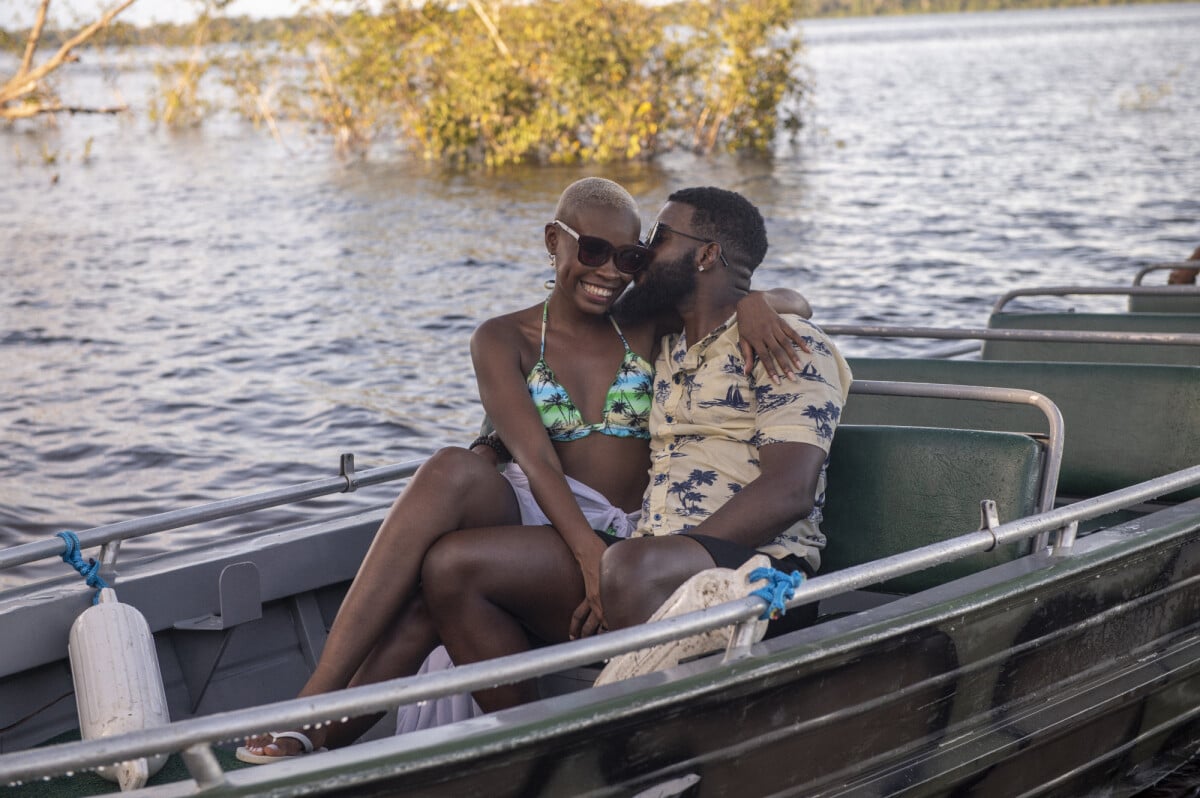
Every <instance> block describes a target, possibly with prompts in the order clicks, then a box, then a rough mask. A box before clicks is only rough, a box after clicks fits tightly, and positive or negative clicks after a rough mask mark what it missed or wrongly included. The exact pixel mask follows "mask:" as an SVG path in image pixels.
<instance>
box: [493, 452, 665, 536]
mask: <svg viewBox="0 0 1200 798" xmlns="http://www.w3.org/2000/svg"><path fill="white" fill-rule="evenodd" d="M503 476H504V478H505V479H507V480H508V484H510V485H512V489H513V493H515V494H516V496H517V504H518V505H520V507H521V523H522V524H524V525H525V526H553V524H551V523H550V519H549V518H547V517H546V514H545V513H543V512H542V508H541V507H538V503H537V500H536V499H534V498H533V492H532V491H531V490H530V489H529V478H528V477H527V476H525V472H524V471H522V470H521V467H520V466H519V465H517V464H516V463H509V464H508V466H507V467H506V468H505V469H504V471H503ZM567 485H568V486H569V487H570V488H571V493H572V494H573V495H574V496H575V501H577V502H579V509H580V510H583V517H584V518H586V519H587V521H588V524H590V525H591V527H592V529H594V530H596V531H597V532H605V533H607V534H609V535H612V536H614V537H618V538H627V537H629V536H630V535H632V534H633V531H634V530H635V529H637V525H638V519H640V518H641V516H642V511H641V510H640V509H639V510H637V511H635V512H632V513H627V512H625V511H624V510H622V509H621V508H620V507H614V506H613V505H612V504H610V503H609V501H608V499H606V498H604V496H603V495H602V494H601V493H600V492H599V491H597V490H594V489H592V488H589V487H588V486H587V485H585V484H583V483H582V482H580V481H579V480H577V479H572V478H571V477H567Z"/></svg>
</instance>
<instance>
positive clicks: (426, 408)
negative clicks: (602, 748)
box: [0, 3, 1200, 585]
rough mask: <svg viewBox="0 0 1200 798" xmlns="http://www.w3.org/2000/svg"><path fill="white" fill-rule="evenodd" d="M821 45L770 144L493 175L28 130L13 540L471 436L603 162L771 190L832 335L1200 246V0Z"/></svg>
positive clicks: (974, 17)
mask: <svg viewBox="0 0 1200 798" xmlns="http://www.w3.org/2000/svg"><path fill="white" fill-rule="evenodd" d="M805 29H806V35H807V37H808V42H809V48H808V62H809V64H808V65H809V68H810V69H811V71H812V76H813V79H814V81H815V84H816V94H815V96H814V98H813V100H814V109H813V115H812V116H811V117H810V119H811V124H810V125H809V128H808V130H807V131H805V133H804V135H802V136H801V137H800V139H799V140H798V141H797V142H795V143H788V142H781V143H780V145H779V148H778V152H777V153H776V157H775V158H774V159H772V160H770V161H763V160H745V159H727V160H718V161H715V162H702V161H697V160H696V159H693V158H691V157H689V156H686V155H673V156H670V157H666V158H663V159H661V160H660V161H659V162H657V163H655V164H652V165H623V166H619V167H614V168H610V169H603V170H602V169H597V168H593V167H586V168H566V167H553V168H538V169H533V168H527V169H513V170H507V171H504V172H502V173H497V174H478V173H471V174H462V173H447V172H446V171H443V170H442V169H440V168H437V167H435V166H432V165H428V164H423V163H415V164H414V163H404V162H401V161H399V160H398V159H392V160H388V159H386V158H382V159H378V160H375V161H372V162H367V163H362V162H352V163H339V162H336V161H335V160H333V159H332V158H331V157H330V155H329V150H328V148H327V147H326V146H325V145H324V144H322V143H320V142H312V141H309V140H307V139H305V137H304V136H303V135H302V134H301V133H299V132H295V131H294V132H291V133H289V134H288V135H287V137H286V142H285V143H286V145H287V148H286V149H284V148H281V147H279V146H278V145H277V144H276V143H275V142H274V141H272V140H271V139H270V138H269V137H267V136H265V135H262V134H259V133H254V132H251V131H249V130H246V129H245V128H243V127H241V126H240V125H239V124H238V123H237V122H236V121H235V120H229V119H218V120H215V121H214V122H213V123H211V124H209V125H207V126H206V127H205V128H204V129H203V130H202V131H199V132H184V133H167V132H163V131H156V130H153V129H151V128H150V127H148V126H147V124H146V123H145V122H144V119H142V118H132V119H122V120H113V119H86V118H75V119H69V120H65V121H64V124H63V126H62V128H61V129H60V130H59V131H57V132H54V133H52V134H49V135H45V136H33V135H30V134H27V133H22V132H19V131H8V132H4V133H0V170H2V171H0V174H3V176H4V180H3V181H2V182H0V267H2V269H3V275H4V278H5V279H4V281H3V283H0V308H3V315H2V316H0V368H2V369H3V372H4V375H5V380H4V385H5V390H4V391H3V393H2V394H0V425H2V428H3V430H4V438H3V440H4V444H5V446H4V448H3V451H2V453H0V543H3V544H6V545H7V544H12V543H15V542H22V541H27V540H31V539H35V538H38V537H42V536H47V535H51V534H53V532H55V531H57V530H58V529H63V528H75V529H80V528H86V527H90V526H94V525H97V524H101V523H108V522H112V521H117V520H122V519H125V518H129V517H134V516H139V515H144V514H147V513H151V512H156V511H160V510H165V509H171V508H176V507H179V506H183V505H187V504H192V503H197V502H201V501H208V500H212V499H217V498H227V497H230V496H233V495H239V494H242V493H246V492H250V491H254V490H262V489H265V488H268V487H276V486H279V485H281V484H287V483H292V482H300V481H304V480H308V479H314V478H317V477H321V476H328V475H330V474H332V473H335V469H336V463H337V455H338V453H340V452H343V451H353V452H355V453H356V455H357V458H358V462H359V464H360V468H363V467H368V466H370V465H379V464H383V463H385V462H392V461H396V460H401V459H408V458H411V457H414V456H418V455H420V454H423V453H426V452H428V451H429V450H430V449H432V448H433V447H436V446H439V445H442V444H445V443H463V442H465V441H467V440H469V439H470V438H471V437H472V432H473V430H474V428H475V426H476V425H477V424H478V420H479V417H480V411H479V409H478V405H477V401H476V399H475V385H474V380H473V377H472V374H471V370H470V367H469V363H468V360H467V354H466V352H467V340H468V337H469V335H470V333H471V331H472V330H473V329H474V326H475V324H476V323H477V322H478V321H479V320H481V319H483V318H485V317H486V316H488V315H491V314H493V313H495V312H498V311H501V310H506V309H515V308H518V307H522V306H525V305H528V304H532V303H533V302H536V301H538V300H539V299H540V298H541V296H542V289H541V284H542V281H543V280H544V279H545V278H546V277H547V276H548V275H547V271H548V267H547V266H546V260H545V256H544V252H543V248H542V245H541V235H542V234H541V227H542V225H543V224H544V223H545V221H546V220H547V219H548V218H549V216H550V213H551V210H552V208H553V205H554V202H555V199H556V198H557V195H558V192H559V191H560V190H561V189H562V187H563V186H564V185H566V184H567V183H568V182H570V181H571V180H573V179H575V178H577V177H579V176H581V175H584V174H594V173H602V174H605V175H607V176H610V177H613V178H615V179H617V180H620V181H621V182H623V183H624V184H625V185H626V186H628V187H629V188H630V190H631V191H632V192H633V193H634V194H635V196H637V197H638V199H639V201H641V202H642V207H643V212H644V216H645V218H646V219H650V218H652V216H653V214H654V212H655V210H656V208H657V206H658V205H659V204H661V202H662V201H663V199H664V198H665V197H666V195H667V194H668V193H669V192H670V191H671V190H673V189H675V188H678V187H681V186H684V185H689V184H709V183H711V184H717V185H723V186H727V187H732V188H736V189H738V190H740V191H742V192H744V193H746V194H747V195H748V196H750V197H751V198H752V199H754V200H755V201H756V202H757V203H759V205H760V206H761V207H762V209H763V211H764V213H765V215H766V216H767V219H768V230H769V233H770V238H771V245H772V246H771V253H770V254H769V256H768V260H767V263H766V264H764V266H763V267H762V268H761V270H760V272H759V273H758V275H757V277H756V281H757V282H758V284H759V285H760V286H761V287H770V286H774V285H785V284H786V285H790V286H793V287H796V288H799V289H801V290H803V291H804V292H805V293H806V294H808V296H809V297H810V298H811V300H812V302H813V305H814V306H815V307H816V308H817V319H818V321H826V322H831V323H832V322H838V323H853V322H904V323H911V324H922V325H926V324H940V325H946V324H958V325H969V326H980V325H982V323H983V322H984V320H985V318H986V313H987V309H988V307H989V306H990V304H991V301H992V300H993V299H994V298H995V296H997V295H998V294H999V293H1001V292H1003V291H1004V290H1007V289H1009V288H1011V287H1014V286H1015V285H1018V284H1020V285H1036V284H1051V283H1067V282H1088V283H1124V282H1128V281H1129V279H1130V278H1131V275H1132V271H1133V269H1132V264H1134V263H1138V262H1144V261H1154V260H1173V259H1177V258H1180V257H1183V256H1185V255H1186V254H1187V253H1189V252H1190V251H1191V250H1192V249H1193V248H1194V247H1195V246H1196V245H1197V244H1200V240H1198V239H1200V226H1197V224H1196V219H1197V218H1200V198H1198V196H1197V191H1196V189H1197V187H1198V186H1200V133H1197V131H1200V79H1198V78H1200V52H1198V51H1197V49H1196V47H1195V44H1194V43H1195V41H1196V40H1197V38H1198V37H1200V5H1198V4H1194V3H1192V4H1180V5H1169V6H1135V7H1121V8H1103V9H1070V10H1058V11H1034V12H1006V13H996V14H971V15H931V16H925V17H902V18H885V19H851V20H823V21H817V22H812V23H808V24H806V26H805ZM120 57H121V56H111V57H110V60H112V59H117V58H120ZM76 66H77V67H79V68H78V69H75V70H73V71H72V73H71V74H72V77H71V79H70V82H69V83H68V84H67V85H66V86H64V91H65V92H66V93H67V94H68V95H69V97H70V98H71V99H74V100H77V101H87V102H96V103H107V102H110V101H111V100H112V98H113V93H114V92H118V91H119V92H120V93H121V94H122V95H123V96H124V97H126V98H127V99H129V100H130V101H131V102H132V103H133V104H134V105H135V106H136V105H139V104H140V103H141V102H142V100H143V98H144V97H145V96H146V93H147V92H148V90H149V85H150V76H149V74H148V73H146V72H145V71H142V72H140V73H139V72H134V73H132V74H125V75H123V76H121V77H120V78H119V79H115V80H114V78H113V74H114V73H113V70H112V69H111V63H109V62H108V61H105V59H103V58H97V57H96V56H94V55H90V56H87V57H85V62H84V63H83V64H79V65H76ZM89 140H91V144H90V146H89V145H88V142H89ZM85 152H90V157H89V158H88V159H87V160H86V161H84V160H83V157H84V153H85ZM51 158H54V159H56V160H57V162H56V163H54V164H52V165H47V164H46V163H44V162H45V161H47V160H49V159H51ZM55 174H57V175H58V181H57V183H52V182H51V177H52V175H55ZM1106 302H1107V303H1109V304H1105V303H1106ZM1097 305H1098V306H1099V307H1108V308H1116V307H1119V300H1099V301H1098V303H1097ZM937 345H938V344H937V343H936V342H929V343H925V342H913V341H907V342H905V341H901V342H886V343H876V344H874V345H872V344H870V343H867V342H864V341H858V340H846V341H844V342H843V346H844V348H845V349H846V350H847V351H848V352H850V353H869V352H875V353H895V352H906V351H914V350H919V349H921V348H928V347H932V346H937ZM390 493H391V490H390V489H386V488H384V489H378V490H376V491H373V492H372V493H371V494H369V495H366V496H363V495H360V496H356V497H355V501H357V502H359V503H364V502H377V501H384V500H386V498H387V497H388V496H389V495H390ZM305 512H311V509H310V508H305V507H302V508H300V510H299V515H301V516H302V515H303V514H304V513H305ZM294 517H296V514H294V513H293V514H280V513H273V514H270V515H269V517H268V518H258V519H252V520H251V521H249V522H244V523H243V525H238V524H226V525H221V524H216V525H210V526H208V527H205V528H203V529H197V530H191V531H188V532H178V533H172V536H171V537H169V538H168V537H166V536H163V537H162V538H161V539H151V540H148V541H141V542H135V543H130V544H127V550H128V551H130V552H132V553H134V554H138V553H147V552H152V551H158V550H161V549H163V548H165V547H167V546H170V545H172V544H173V543H174V544H175V545H178V542H179V541H183V540H192V539H200V538H203V539H212V538H214V537H215V536H217V535H219V534H223V533H228V532H229V531H230V530H237V529H245V528H247V526H250V525H261V524H266V523H269V522H272V521H274V520H276V519H279V518H294ZM64 568H65V566H62V565H60V564H59V565H53V564H47V565H43V566H38V567H36V568H26V569H19V570H18V571H17V572H16V573H15V575H14V573H12V572H9V573H7V574H5V575H3V576H0V585H4V584H10V583H12V582H13V581H14V579H17V578H21V577H25V576H28V575H30V574H33V573H55V574H59V573H63V569H64Z"/></svg>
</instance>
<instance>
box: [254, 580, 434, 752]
mask: <svg viewBox="0 0 1200 798" xmlns="http://www.w3.org/2000/svg"><path fill="white" fill-rule="evenodd" d="M438 642H439V641H438V637H437V629H436V628H435V627H434V625H433V618H432V617H431V616H430V614H429V609H428V607H427V606H426V604H425V600H424V598H423V597H422V596H421V595H420V594H418V595H417V596H416V597H415V598H414V599H413V600H411V601H409V602H408V603H407V604H405V605H404V609H403V610H402V611H401V612H400V613H399V614H398V615H396V617H395V618H393V619H392V622H391V625H390V626H389V627H388V629H387V631H386V632H385V633H384V636H383V637H382V639H381V640H380V641H379V643H378V645H376V646H375V647H374V648H373V649H371V652H370V654H369V655H368V656H367V659H366V661H365V662H363V664H362V666H361V667H360V668H359V669H358V672H357V673H355V674H354V677H353V678H352V679H351V680H350V683H349V684H348V685H347V687H357V686H359V685H363V684H375V683H376V682H383V681H387V680H388V679H396V678H399V677H401V676H411V675H412V674H414V673H416V672H417V670H418V669H419V668H420V667H421V663H422V662H424V661H425V657H427V656H429V653H430V652H431V651H433V649H434V648H436V647H437V645H438ZM301 695H310V694H309V693H303V692H302V693H301ZM381 717H383V713H377V714H372V715H363V716H360V717H357V718H351V719H349V720H348V721H345V722H334V723H330V724H328V725H324V726H322V727H320V728H311V729H305V730H304V733H305V734H306V735H307V736H308V739H309V740H310V741H312V744H313V747H314V748H320V747H322V746H325V747H327V748H341V747H343V746H346V745H350V744H351V743H353V742H354V741H355V740H357V739H358V738H359V737H362V736H363V735H364V734H366V733H367V732H368V731H369V730H370V728H371V727H372V726H374V725H375V724H376V723H378V722H379V719H380V718H381ZM246 747H247V748H249V749H250V752H251V753H253V754H265V755H266V756H291V755H293V754H298V753H300V752H301V750H302V749H303V746H302V745H301V744H300V742H299V741H298V740H293V739H291V738H288V737H284V738H280V739H279V740H277V741H276V740H274V738H272V736H271V735H270V734H259V735H255V736H254V737H250V738H248V739H247V740H246Z"/></svg>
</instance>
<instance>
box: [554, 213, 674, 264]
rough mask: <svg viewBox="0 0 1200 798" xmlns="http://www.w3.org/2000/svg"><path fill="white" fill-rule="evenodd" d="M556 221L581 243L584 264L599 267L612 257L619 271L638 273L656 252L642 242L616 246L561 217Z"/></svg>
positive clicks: (581, 255) (580, 253)
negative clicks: (581, 230)
mask: <svg viewBox="0 0 1200 798" xmlns="http://www.w3.org/2000/svg"><path fill="white" fill-rule="evenodd" d="M554 223H555V224H556V225H558V226H559V227H561V228H562V229H563V230H564V231H566V233H567V234H568V235H569V236H571V238H574V239H575V243H577V244H579V262H580V263H582V264H583V265H584V266H590V267H591V268H593V269H599V268H600V267H601V266H603V265H604V264H606V263H608V259H609V258H612V262H613V265H614V266H616V267H617V271H619V272H623V273H625V274H637V273H638V272H639V271H641V270H642V269H643V268H644V267H645V266H646V264H648V263H649V262H650V259H651V258H653V257H654V253H653V252H651V251H650V250H649V249H648V248H646V247H644V246H642V245H641V244H626V245H624V246H621V247H614V246H613V245H612V244H610V243H608V242H607V241H605V240H604V239H603V238H596V237H595V236H582V235H580V234H579V233H576V232H575V231H574V230H572V229H571V228H570V227H568V226H567V224H566V222H563V221H562V220H561V219H555V220H554Z"/></svg>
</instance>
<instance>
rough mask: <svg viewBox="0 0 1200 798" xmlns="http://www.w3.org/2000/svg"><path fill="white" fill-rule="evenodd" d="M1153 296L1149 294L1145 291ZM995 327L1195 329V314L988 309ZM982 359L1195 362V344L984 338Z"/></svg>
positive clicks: (1199, 353) (1198, 329)
mask: <svg viewBox="0 0 1200 798" xmlns="http://www.w3.org/2000/svg"><path fill="white" fill-rule="evenodd" d="M1144 298H1146V299H1153V298H1154V297H1144ZM988 327H989V328H991V329H994V330H1070V331H1074V332H1161V333H1200V314H1195V315H1191V314H1186V313H1182V314H1173V313H993V314H992V315H991V317H990V318H989V319H988ZM981 357H982V358H983V359H984V360H1037V361H1075V362H1080V363H1160V364H1164V365H1178V366H1200V346H1164V345H1161V344H1106V343H1066V342H1060V341H984V342H983V354H982V355H981Z"/></svg>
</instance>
